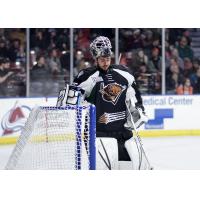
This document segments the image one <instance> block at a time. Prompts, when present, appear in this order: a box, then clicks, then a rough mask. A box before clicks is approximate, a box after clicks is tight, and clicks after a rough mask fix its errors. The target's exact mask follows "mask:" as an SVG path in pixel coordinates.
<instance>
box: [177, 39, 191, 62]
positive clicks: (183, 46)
mask: <svg viewBox="0 0 200 200" xmlns="http://www.w3.org/2000/svg"><path fill="white" fill-rule="evenodd" d="M177 49H178V52H179V55H180V57H181V58H182V59H184V58H186V57H187V58H190V59H191V60H192V59H193V51H192V49H191V48H190V46H189V45H188V40H187V38H186V37H185V36H182V37H181V39H180V41H179V44H178V46H177Z"/></svg>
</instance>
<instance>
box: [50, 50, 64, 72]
mask: <svg viewBox="0 0 200 200" xmlns="http://www.w3.org/2000/svg"><path fill="white" fill-rule="evenodd" d="M47 65H48V66H49V69H50V70H51V73H52V74H54V75H56V74H59V73H60V72H61V63H60V58H59V56H58V50H57V49H56V48H53V49H51V50H50V56H49V57H48V58H47Z"/></svg>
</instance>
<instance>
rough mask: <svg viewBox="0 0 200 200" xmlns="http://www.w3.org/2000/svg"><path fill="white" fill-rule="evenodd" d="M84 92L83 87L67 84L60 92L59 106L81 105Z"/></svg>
mask: <svg viewBox="0 0 200 200" xmlns="http://www.w3.org/2000/svg"><path fill="white" fill-rule="evenodd" d="M84 93H85V91H84V90H83V89H82V88H80V87H77V86H75V85H68V84H67V85H66V87H65V88H64V89H63V90H61V91H60V93H59V96H58V100H57V106H66V105H68V104H70V105H79V104H80V103H81V101H83V100H84Z"/></svg>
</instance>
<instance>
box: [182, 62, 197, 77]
mask: <svg viewBox="0 0 200 200" xmlns="http://www.w3.org/2000/svg"><path fill="white" fill-rule="evenodd" d="M193 72H194V68H193V64H192V61H191V60H190V58H184V70H183V74H184V76H185V77H189V76H190V75H191V74H192V73H193Z"/></svg>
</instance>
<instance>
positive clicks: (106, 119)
mask: <svg viewBox="0 0 200 200" xmlns="http://www.w3.org/2000/svg"><path fill="white" fill-rule="evenodd" d="M125 117H126V113H125V111H122V112H116V113H106V112H105V113H104V114H103V115H101V116H100V117H99V120H98V122H99V123H101V124H108V123H111V122H115V121H118V120H123V119H125Z"/></svg>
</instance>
